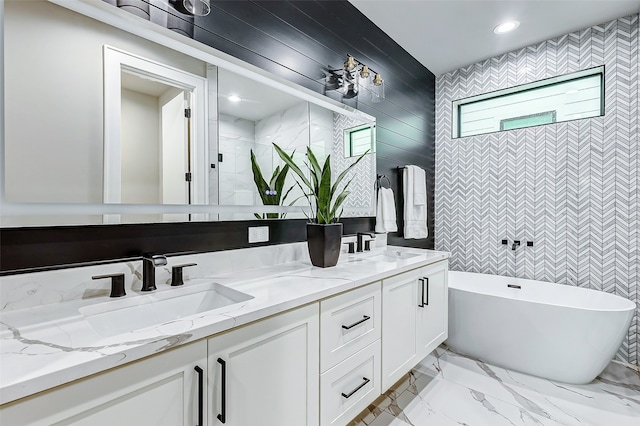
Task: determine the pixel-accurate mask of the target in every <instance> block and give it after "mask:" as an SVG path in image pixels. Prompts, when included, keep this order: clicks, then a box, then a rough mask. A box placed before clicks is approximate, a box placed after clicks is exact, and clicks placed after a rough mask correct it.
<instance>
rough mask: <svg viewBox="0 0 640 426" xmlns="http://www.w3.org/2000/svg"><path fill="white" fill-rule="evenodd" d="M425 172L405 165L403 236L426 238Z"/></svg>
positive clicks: (427, 233)
mask: <svg viewBox="0 0 640 426" xmlns="http://www.w3.org/2000/svg"><path fill="white" fill-rule="evenodd" d="M426 180H427V178H426V173H425V171H424V170H422V169H421V168H420V167H417V166H405V168H404V174H403V179H402V182H403V185H402V186H403V189H404V238H405V239H420V238H427V236H428V235H429V231H428V230H427V183H426Z"/></svg>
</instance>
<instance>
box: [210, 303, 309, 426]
mask: <svg viewBox="0 0 640 426" xmlns="http://www.w3.org/2000/svg"><path fill="white" fill-rule="evenodd" d="M318 342H319V308H318V303H314V304H312V305H308V306H305V307H302V308H299V309H296V310H293V311H290V312H287V313H284V314H280V315H276V316H273V317H270V318H267V319H265V320H261V321H258V322H255V323H253V324H249V325H247V326H244V327H239V328H237V329H234V330H232V331H229V332H226V333H223V334H220V335H219V336H215V337H212V338H210V339H209V362H208V365H209V390H210V395H211V396H210V398H209V407H210V410H209V424H210V425H212V426H219V425H223V424H224V425H227V426H253V425H256V426H257V425H260V426H285V425H292V426H293V425H295V426H305V425H306V426H312V425H313V426H317V425H318V418H319V413H318V399H319V395H318V392H319V390H318V389H319V373H320V371H319V343H318Z"/></svg>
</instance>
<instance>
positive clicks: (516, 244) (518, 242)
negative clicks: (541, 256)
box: [511, 240, 520, 250]
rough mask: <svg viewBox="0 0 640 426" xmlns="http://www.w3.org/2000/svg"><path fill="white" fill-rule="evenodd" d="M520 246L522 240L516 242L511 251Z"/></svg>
mask: <svg viewBox="0 0 640 426" xmlns="http://www.w3.org/2000/svg"><path fill="white" fill-rule="evenodd" d="M519 245H520V240H515V241H514V242H513V244H512V245H511V250H515V249H516V248H517V247H518V246H519Z"/></svg>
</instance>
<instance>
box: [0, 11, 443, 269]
mask: <svg viewBox="0 0 640 426" xmlns="http://www.w3.org/2000/svg"><path fill="white" fill-rule="evenodd" d="M107 2H111V1H109V0H107ZM188 25H192V24H191V23H189V24H188ZM194 25H195V27H193V29H194V31H193V33H194V37H195V38H196V39H197V40H199V41H201V42H203V43H205V44H208V45H210V46H212V47H214V48H216V49H218V50H221V51H223V52H225V53H228V54H231V55H233V56H235V57H237V58H240V59H242V60H244V61H246V62H248V63H250V64H253V65H255V66H258V67H260V68H263V69H265V70H267V71H270V72H272V73H274V74H276V75H278V76H280V77H282V78H285V79H288V80H290V81H292V82H295V83H297V84H300V85H302V86H304V87H307V88H309V89H311V90H314V91H316V92H319V93H323V84H322V83H321V81H322V78H323V76H324V74H323V73H322V70H323V69H326V68H328V67H330V68H340V67H341V66H342V63H343V62H344V60H345V59H346V55H347V54H351V55H353V56H355V57H356V58H357V59H359V60H360V61H362V62H364V63H366V64H367V65H369V66H370V67H371V68H372V69H374V70H376V71H378V72H380V73H382V75H383V77H384V79H385V84H386V100H385V101H384V102H381V103H378V104H375V103H370V102H367V101H365V100H363V99H360V100H347V101H345V103H346V104H349V105H351V106H353V107H355V108H358V109H360V110H362V111H364V112H366V113H368V114H370V115H373V116H375V117H376V119H377V123H378V128H377V138H378V141H377V142H378V143H377V168H378V173H380V174H385V175H386V176H387V177H389V179H390V181H391V185H392V188H393V189H394V191H395V193H396V203H397V204H398V206H397V211H398V212H399V213H400V212H401V211H402V209H401V208H400V206H399V203H400V201H401V200H400V197H399V195H400V194H399V191H398V188H399V179H398V171H397V170H396V167H398V166H401V165H405V164H415V165H418V166H420V167H422V168H424V169H425V170H426V171H427V180H428V182H427V191H428V203H429V206H428V207H429V208H428V227H429V238H428V239H425V240H404V239H402V238H400V237H398V236H397V235H390V236H389V243H390V244H396V245H411V246H414V247H421V248H433V247H434V239H433V235H434V195H433V194H434V172H435V170H434V169H435V150H434V146H435V131H434V123H435V77H434V75H433V74H432V73H431V72H430V71H429V70H427V69H426V68H425V67H423V66H422V65H421V64H419V63H418V62H417V61H416V60H415V59H414V58H413V57H412V56H411V55H409V54H408V53H407V52H405V51H404V50H403V49H402V48H401V47H400V46H398V45H397V44H396V43H395V42H394V41H393V40H391V39H390V38H389V37H388V36H387V35H386V34H385V33H384V32H382V31H381V30H380V29H379V28H378V27H376V26H375V25H374V24H373V23H372V22H371V21H369V20H368V19H367V18H366V17H365V16H364V15H362V14H361V13H360V12H359V11H358V10H357V9H356V8H355V7H354V6H352V5H351V4H350V3H349V2H347V1H294V2H287V1H212V11H211V14H210V15H209V16H207V17H203V18H200V17H196V19H195V22H194ZM327 95H328V96H330V97H333V98H336V97H335V93H327ZM345 222H346V223H345V233H351V232H356V231H365V230H371V229H373V221H372V220H371V218H361V219H349V220H348V221H345ZM257 223H259V222H258V221H247V222H229V223H226V224H224V223H223V224H220V223H218V224H216V223H209V224H207V223H179V224H144V225H108V226H88V227H52V228H23V229H20V228H17V229H7V228H5V229H0V240H1V243H0V274H7V273H12V271H18V270H22V271H24V270H25V269H29V268H49V267H58V266H60V265H63V264H73V263H86V262H99V261H109V260H110V259H121V258H130V257H136V256H139V255H140V254H141V253H143V252H145V251H160V252H164V253H179V252H184V251H215V250H225V249H232V248H240V247H247V246H248V244H247V243H246V239H245V236H246V232H247V231H246V229H247V227H248V226H251V225H256V224H257ZM260 224H264V223H260ZM398 225H399V227H400V226H401V223H398ZM270 227H272V228H273V229H272V230H271V231H272V232H271V234H272V235H273V236H274V238H273V239H272V241H271V243H274V244H279V243H285V242H293V241H303V240H304V239H305V230H304V226H303V225H302V224H301V223H299V221H293V220H292V221H283V222H282V223H278V224H270ZM400 229H401V228H400Z"/></svg>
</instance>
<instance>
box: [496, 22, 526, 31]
mask: <svg viewBox="0 0 640 426" xmlns="http://www.w3.org/2000/svg"><path fill="white" fill-rule="evenodd" d="M519 26H520V22H518V21H508V22H503V23H502V24H500V25H498V26H497V27H495V28H494V29H493V32H494V33H495V34H504V33H508V32H510V31H513V30H515V29H516V28H518V27H519Z"/></svg>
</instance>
